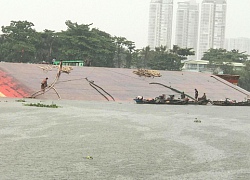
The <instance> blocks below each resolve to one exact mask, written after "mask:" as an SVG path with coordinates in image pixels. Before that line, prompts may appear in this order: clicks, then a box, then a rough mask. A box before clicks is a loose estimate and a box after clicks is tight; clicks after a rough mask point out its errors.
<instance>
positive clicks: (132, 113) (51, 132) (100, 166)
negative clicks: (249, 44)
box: [0, 98, 250, 180]
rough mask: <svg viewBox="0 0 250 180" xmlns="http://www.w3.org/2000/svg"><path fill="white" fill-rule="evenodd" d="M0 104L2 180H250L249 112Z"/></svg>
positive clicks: (82, 104) (7, 101)
mask: <svg viewBox="0 0 250 180" xmlns="http://www.w3.org/2000/svg"><path fill="white" fill-rule="evenodd" d="M0 101H1V102H0V159H1V161H0V179H1V180H13V179H18V180H29V179H31V180H36V179H72V180H75V179H95V180H96V179H108V180H113V179H116V180H133V179H136V180H137V179H143V180H145V179H152V180H155V179H157V180H158V179H159V180H161V179H173V180H179V179H202V180H204V179H209V180H211V179H219V180H221V179H250V150H249V149H250V118H249V117H250V114H249V110H250V107H216V106H211V105H207V106H195V105H187V106H171V105H138V104H134V103H133V102H130V103H118V102H101V103H100V102H98V103H97V102H80V101H54V102H53V103H56V104H57V105H59V106H61V107H60V108H57V109H51V108H39V107H29V106H24V105H23V103H21V102H16V101H15V100H14V99H5V98H1V99H0ZM27 101H28V102H26V103H30V102H34V103H37V102H39V100H31V99H28V100H27ZM41 103H44V104H51V103H52V101H49V100H47V101H42V102H41ZM92 158H93V159H92Z"/></svg>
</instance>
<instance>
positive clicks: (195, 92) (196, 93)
mask: <svg viewBox="0 0 250 180" xmlns="http://www.w3.org/2000/svg"><path fill="white" fill-rule="evenodd" d="M194 96H195V100H196V101H197V100H198V96H199V92H198V90H197V89H194Z"/></svg>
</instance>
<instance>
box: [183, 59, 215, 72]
mask: <svg viewBox="0 0 250 180" xmlns="http://www.w3.org/2000/svg"><path fill="white" fill-rule="evenodd" d="M208 65H209V61H205V60H189V61H185V62H184V65H183V67H182V71H193V72H210V71H209V70H208Z"/></svg>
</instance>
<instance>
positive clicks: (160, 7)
mask: <svg viewBox="0 0 250 180" xmlns="http://www.w3.org/2000/svg"><path fill="white" fill-rule="evenodd" d="M172 21H173V0H151V2H150V9H149V25H148V45H149V46H150V48H155V47H160V46H166V47H167V48H171V39H172Z"/></svg>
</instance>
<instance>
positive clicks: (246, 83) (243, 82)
mask: <svg viewBox="0 0 250 180" xmlns="http://www.w3.org/2000/svg"><path fill="white" fill-rule="evenodd" d="M245 65H246V66H245V68H244V69H243V70H242V71H240V72H239V73H238V74H239V75H240V79H239V83H238V86H240V87H242V88H243V89H246V90H247V91H250V62H249V61H247V62H245Z"/></svg>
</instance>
